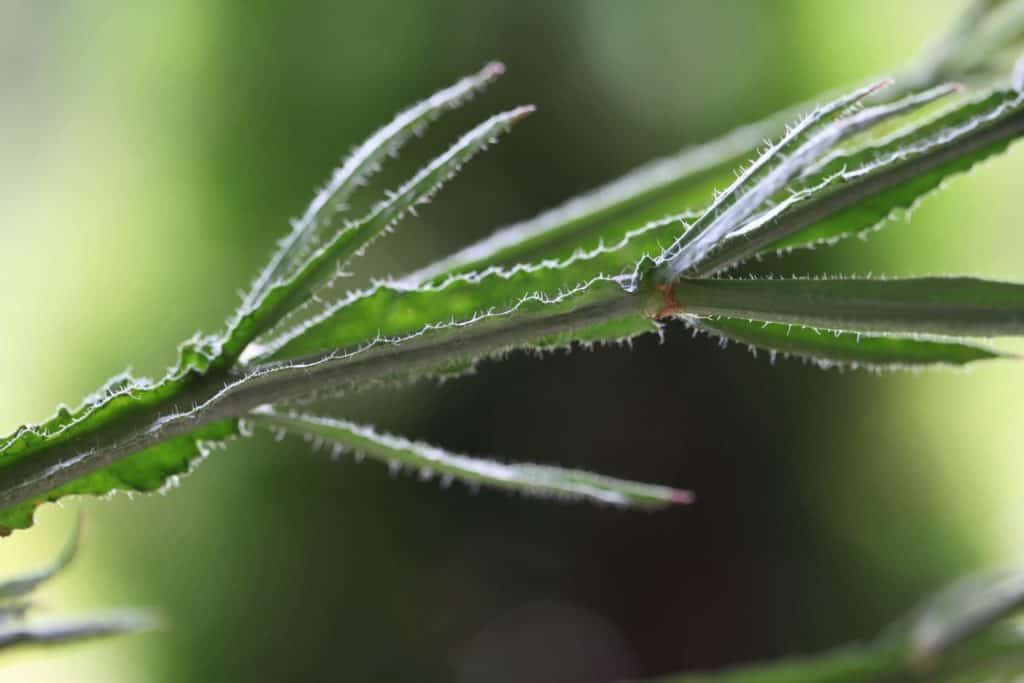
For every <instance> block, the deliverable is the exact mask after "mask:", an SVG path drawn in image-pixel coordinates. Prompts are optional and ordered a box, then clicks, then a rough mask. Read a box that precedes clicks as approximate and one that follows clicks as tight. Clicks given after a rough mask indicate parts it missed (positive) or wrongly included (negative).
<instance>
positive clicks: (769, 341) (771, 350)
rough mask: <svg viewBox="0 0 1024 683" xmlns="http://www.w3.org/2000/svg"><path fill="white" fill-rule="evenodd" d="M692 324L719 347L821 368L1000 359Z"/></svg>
mask: <svg viewBox="0 0 1024 683" xmlns="http://www.w3.org/2000/svg"><path fill="white" fill-rule="evenodd" d="M692 323H693V324H694V325H695V326H696V327H697V328H698V329H701V330H704V331H706V332H708V333H710V334H712V335H713V336H717V337H719V338H721V339H722V340H723V341H724V340H732V341H736V342H740V343H742V344H748V345H750V346H751V347H753V348H755V349H763V350H765V351H767V352H768V354H769V356H770V357H771V358H772V359H773V360H774V358H775V357H776V356H777V355H783V356H794V357H797V358H803V359H807V360H810V361H812V362H813V363H815V364H817V365H818V366H820V367H825V368H828V367H836V366H838V367H851V368H864V369H869V370H894V369H901V368H915V367H924V366H929V365H965V364H967V363H971V362H974V361H979V360H989V359H993V358H1001V357H1003V355H1004V354H1001V353H1000V352H998V351H995V350H993V349H987V348H984V347H981V346H974V345H971V344H963V343H958V342H951V341H937V340H928V339H908V338H905V337H891V336H885V337H881V336H874V335H864V334H855V333H851V332H836V331H834V330H824V329H813V328H808V327H801V326H798V325H780V324H778V323H764V322H759V321H756V320H741V319H738V318H721V317H716V318H700V319H697V320H694V321H692Z"/></svg>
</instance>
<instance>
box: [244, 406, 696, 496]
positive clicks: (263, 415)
mask: <svg viewBox="0 0 1024 683" xmlns="http://www.w3.org/2000/svg"><path fill="white" fill-rule="evenodd" d="M252 417H253V419H254V420H255V421H256V422H257V423H261V424H263V425H265V426H267V427H270V428H278V429H284V430H287V431H293V432H299V433H304V434H312V435H315V436H318V437H321V438H323V439H326V440H327V441H329V442H332V443H335V444H339V445H341V446H343V447H346V448H349V449H351V450H355V451H357V452H363V453H365V455H367V456H368V457H371V458H374V459H376V460H381V461H384V462H387V463H389V464H391V463H398V464H399V465H400V466H403V467H411V468H414V469H417V470H419V471H420V472H421V476H422V473H423V472H424V471H427V472H430V473H431V474H430V475H429V476H430V477H432V476H434V474H435V473H436V474H438V475H440V476H442V477H450V478H452V479H457V480H460V481H462V482H464V483H467V484H470V485H483V486H488V487H491V488H499V489H505V490H510V491H515V492H518V493H524V494H527V495H533V496H539V497H552V498H566V499H580V500H586V501H590V502H596V503H604V504H607V505H614V506H618V507H637V508H646V509H657V508H660V507H665V506H667V505H673V504H685V503H690V502H692V500H693V496H692V494H691V493H690V492H688V491H682V490H679V489H673V488H669V487H667V486H658V485H654V484H641V483H638V482H633V481H626V480H623V479H615V478H612V477H605V476H602V475H597V474H592V473H590V472H584V471H581V470H569V469H563V468H560V467H554V466H549V465H534V464H503V463H499V462H496V461H493V460H484V459H480V458H473V457H469V456H465V455H459V454H455V453H449V452H447V451H444V450H442V449H440V448H438V447H436V446H431V445H429V444H425V443H422V442H416V441H409V440H407V439H404V438H401V437H397V436H391V435H389V434H381V433H378V432H376V431H374V430H373V429H371V428H369V427H365V426H361V425H357V424H354V423H351V422H347V421H343V420H335V419H331V418H325V417H319V416H315V415H309V414H299V413H282V412H279V411H276V410H274V409H272V408H269V407H265V408H261V409H259V410H256V411H253V413H252Z"/></svg>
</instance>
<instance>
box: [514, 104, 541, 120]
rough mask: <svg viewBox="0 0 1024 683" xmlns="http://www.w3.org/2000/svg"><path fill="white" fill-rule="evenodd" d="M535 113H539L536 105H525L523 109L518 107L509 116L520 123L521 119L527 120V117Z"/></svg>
mask: <svg viewBox="0 0 1024 683" xmlns="http://www.w3.org/2000/svg"><path fill="white" fill-rule="evenodd" d="M535 111H537V105H535V104H524V105H522V106H521V107H516V108H515V109H513V110H512V111H510V112H509V115H510V116H511V117H512V119H513V120H515V121H519V120H521V119H524V118H526V117H527V116H529V115H530V114H532V113H534V112H535Z"/></svg>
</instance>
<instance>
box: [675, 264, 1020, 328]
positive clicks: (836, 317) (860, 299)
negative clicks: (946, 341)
mask: <svg viewBox="0 0 1024 683" xmlns="http://www.w3.org/2000/svg"><path fill="white" fill-rule="evenodd" d="M674 294H675V303H676V304H677V305H678V306H679V307H681V310H682V311H684V312H687V313H692V314H695V315H721V316H727V317H733V318H746V319H753V320H762V321H766V322H777V323H786V324H792V325H806V326H810V327H823V328H827V329H833V330H844V331H853V332H875V333H895V334H906V333H912V334H936V335H949V336H954V337H982V336H1005V335H1019V334H1024V285H1021V284H1015V283H1010V282H994V281H990V280H980V279H977V278H968V277H925V278H906V279H894V280H883V279H877V280H876V279H860V278H850V279H808V278H793V279H784V280H783V279H780V280H762V279H745V280H738V279H737V280H725V279H721V280H719V279H709V280H689V279H688V280H681V281H680V282H678V283H677V284H676V286H675V289H674Z"/></svg>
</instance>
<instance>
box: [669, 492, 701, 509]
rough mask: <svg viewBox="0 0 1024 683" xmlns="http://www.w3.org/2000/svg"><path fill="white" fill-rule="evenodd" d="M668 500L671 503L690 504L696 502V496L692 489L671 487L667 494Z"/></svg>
mask: <svg viewBox="0 0 1024 683" xmlns="http://www.w3.org/2000/svg"><path fill="white" fill-rule="evenodd" d="M668 502H669V503H670V504H671V505H692V504H693V503H696V502H697V496H695V495H694V493H693V491H687V490H686V489H671V491H670V492H669V494H668Z"/></svg>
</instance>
